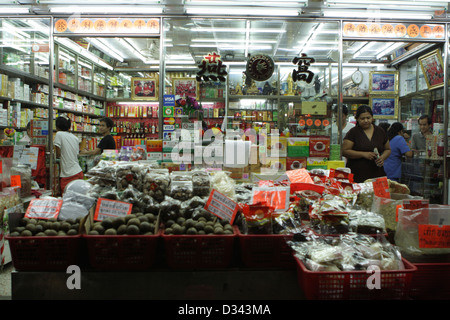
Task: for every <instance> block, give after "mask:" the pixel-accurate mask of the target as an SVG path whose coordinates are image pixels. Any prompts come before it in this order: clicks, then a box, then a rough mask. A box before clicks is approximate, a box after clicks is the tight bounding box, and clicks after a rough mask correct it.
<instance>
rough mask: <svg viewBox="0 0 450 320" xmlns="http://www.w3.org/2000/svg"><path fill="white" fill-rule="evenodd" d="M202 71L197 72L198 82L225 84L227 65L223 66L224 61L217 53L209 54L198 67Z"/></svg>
mask: <svg viewBox="0 0 450 320" xmlns="http://www.w3.org/2000/svg"><path fill="white" fill-rule="evenodd" d="M198 68H199V69H200V71H198V72H197V77H196V79H197V81H202V80H204V81H209V80H213V81H217V80H219V81H220V82H225V76H226V75H227V74H228V73H227V72H226V70H225V69H226V65H224V64H223V62H222V59H221V57H220V55H219V54H217V53H216V52H213V53H209V54H208V55H207V56H206V57H204V58H203V60H202V62H201V63H200V64H199V65H198Z"/></svg>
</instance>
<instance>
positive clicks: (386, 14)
mask: <svg viewBox="0 0 450 320" xmlns="http://www.w3.org/2000/svg"><path fill="white" fill-rule="evenodd" d="M323 15H324V17H334V18H355V19H358V18H359V19H364V18H375V19H376V18H378V19H394V18H398V19H413V20H414V19H417V20H431V18H432V15H431V14H427V13H424V14H417V13H416V14H411V13H400V12H393V11H383V10H374V11H370V10H358V11H352V10H324V12H323Z"/></svg>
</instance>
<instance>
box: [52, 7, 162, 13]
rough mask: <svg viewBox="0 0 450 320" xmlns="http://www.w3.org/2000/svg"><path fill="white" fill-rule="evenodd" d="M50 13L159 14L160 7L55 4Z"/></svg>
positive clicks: (160, 11)
mask: <svg viewBox="0 0 450 320" xmlns="http://www.w3.org/2000/svg"><path fill="white" fill-rule="evenodd" d="M50 12H51V13H98V14H108V13H120V14H161V13H162V12H163V9H162V7H149V6H140V5H123V6H106V5H105V6H56V7H50Z"/></svg>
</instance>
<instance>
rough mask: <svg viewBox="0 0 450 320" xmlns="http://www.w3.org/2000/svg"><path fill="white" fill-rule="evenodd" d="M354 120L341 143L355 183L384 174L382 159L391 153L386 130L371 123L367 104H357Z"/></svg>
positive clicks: (370, 113)
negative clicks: (354, 122)
mask: <svg viewBox="0 0 450 320" xmlns="http://www.w3.org/2000/svg"><path fill="white" fill-rule="evenodd" d="M356 122H357V123H356V126H355V127H354V128H352V129H351V130H350V131H349V132H348V133H347V134H346V136H345V137H344V142H343V145H342V155H343V156H344V157H346V158H347V165H346V166H347V168H350V169H351V171H352V173H353V178H354V181H355V182H357V183H361V182H364V181H365V180H367V179H372V178H377V177H383V176H385V175H386V173H385V171H384V168H383V165H384V161H385V160H386V159H387V158H388V157H389V155H390V154H391V147H390V145H389V140H388V138H387V135H386V132H385V131H384V130H383V129H381V128H380V127H378V126H376V125H374V124H373V113H372V109H371V108H370V107H369V106H368V105H361V106H359V108H358V110H357V111H356Z"/></svg>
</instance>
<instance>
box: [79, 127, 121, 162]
mask: <svg viewBox="0 0 450 320" xmlns="http://www.w3.org/2000/svg"><path fill="white" fill-rule="evenodd" d="M113 126H114V122H113V121H112V120H111V119H110V118H102V119H100V124H99V126H98V133H100V134H101V135H102V136H103V138H102V140H100V143H99V144H98V146H97V148H95V149H94V150H83V151H81V152H80V154H87V155H97V154H102V153H103V150H109V149H116V141H115V140H114V138H113V136H112V135H111V129H112V127H113Z"/></svg>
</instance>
